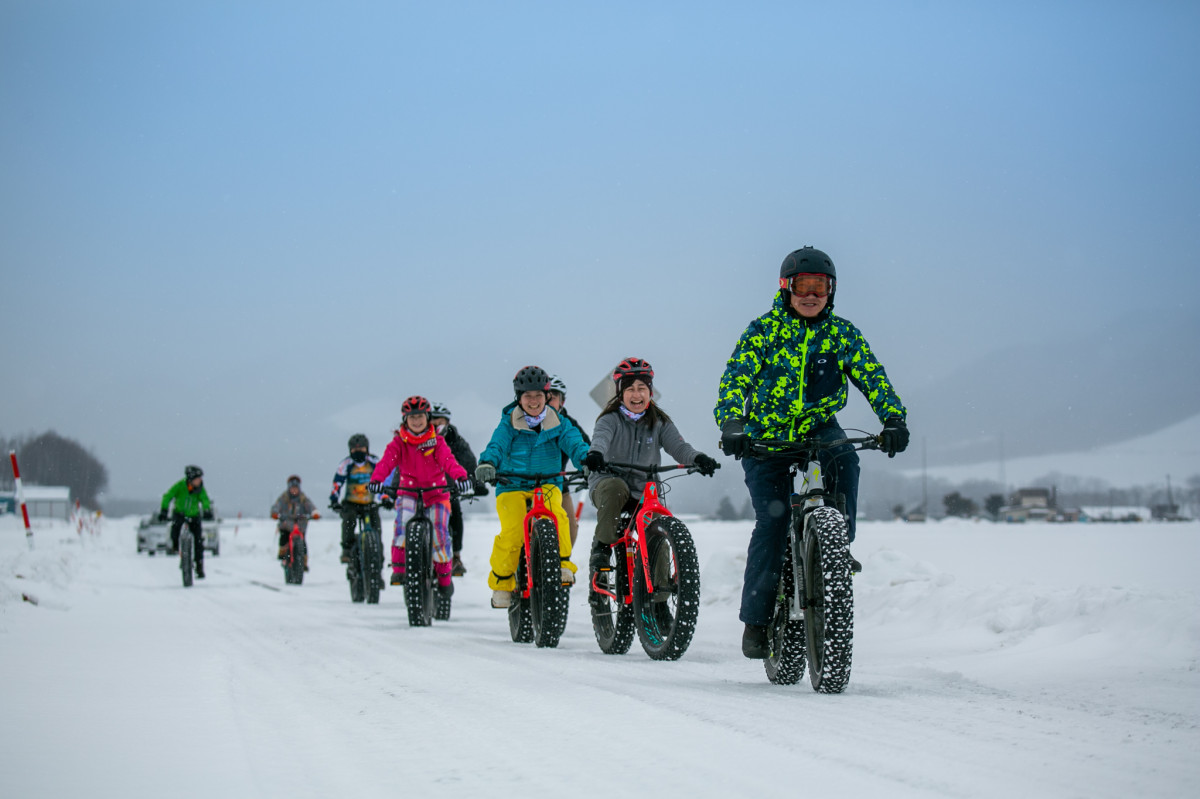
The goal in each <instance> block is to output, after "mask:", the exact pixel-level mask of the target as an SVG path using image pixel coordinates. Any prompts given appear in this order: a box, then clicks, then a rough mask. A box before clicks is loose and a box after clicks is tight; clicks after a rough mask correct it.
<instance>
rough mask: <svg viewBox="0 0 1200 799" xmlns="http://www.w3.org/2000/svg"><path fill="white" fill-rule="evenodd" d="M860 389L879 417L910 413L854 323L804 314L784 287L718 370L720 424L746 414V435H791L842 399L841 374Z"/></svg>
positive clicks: (811, 426) (814, 424) (815, 424)
mask: <svg viewBox="0 0 1200 799" xmlns="http://www.w3.org/2000/svg"><path fill="white" fill-rule="evenodd" d="M847 378H849V380H850V382H852V383H854V385H855V387H857V388H858V390H859V391H861V392H862V393H863V395H864V396H865V397H866V398H867V401H868V402H869V403H870V404H871V408H872V409H873V410H874V411H875V415H876V416H878V417H879V421H880V422H883V421H885V420H886V419H888V417H892V416H898V417H900V418H901V419H904V417H905V416H906V415H907V412H906V411H905V409H904V405H903V404H902V403H901V402H900V397H899V396H897V395H896V391H895V389H893V388H892V384H891V381H889V380H888V376H887V373H886V372H884V370H883V366H882V365H881V364H880V363H879V361H878V360H876V359H875V355H874V353H872V352H871V347H870V345H869V344H867V340H866V339H865V338H863V335H862V333H860V332H859V331H858V328H857V327H855V326H854V325H852V324H850V323H849V322H847V321H846V320H845V319H842V318H841V317H839V316H834V315H833V314H832V313H823V314H821V315H820V316H819V317H817V318H816V319H812V320H805V319H803V318H801V317H799V316H796V315H794V314H791V313H789V312H788V308H787V306H786V305H785V304H784V299H783V295H782V294H776V295H775V302H774V304H773V306H772V308H771V310H770V311H768V312H767V313H765V314H763V315H762V316H760V317H759V318H757V319H755V320H754V321H753V322H751V323H750V325H749V327H747V328H746V331H745V332H744V333H742V337H741V338H740V339H738V343H737V346H736V347H734V350H733V354H732V355H731V356H730V357H729V362H728V363H727V364H726V365H725V374H724V375H722V376H721V385H720V388H719V389H718V397H717V407H716V408H715V409H714V410H713V416H715V417H716V420H717V426H718V427H723V426H724V425H725V423H726V422H728V421H729V420H731V419H741V418H744V419H745V425H746V426H745V431H746V433H747V434H748V435H749V436H750V437H751V438H761V439H773V440H784V441H793V440H795V439H796V438H803V437H804V436H805V435H806V434H807V433H809V432H811V431H812V430H815V429H817V428H820V427H821V426H823V425H824V424H826V423H827V422H830V421H832V420H833V419H834V414H836V413H837V412H838V411H840V410H841V409H842V408H844V407H846V399H847V395H848V392H847V390H846V381H847Z"/></svg>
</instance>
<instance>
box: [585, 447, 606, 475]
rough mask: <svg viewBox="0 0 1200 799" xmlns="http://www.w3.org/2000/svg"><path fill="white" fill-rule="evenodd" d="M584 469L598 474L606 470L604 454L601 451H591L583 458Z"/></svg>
mask: <svg viewBox="0 0 1200 799" xmlns="http://www.w3.org/2000/svg"><path fill="white" fill-rule="evenodd" d="M583 465H584V468H586V469H589V470H591V471H593V472H598V471H600V470H601V469H603V468H604V453H603V452H601V451H600V450H596V449H589V450H588V454H587V455H585V456H583Z"/></svg>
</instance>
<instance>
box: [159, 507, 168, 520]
mask: <svg viewBox="0 0 1200 799" xmlns="http://www.w3.org/2000/svg"><path fill="white" fill-rule="evenodd" d="M158 520H159V521H160V522H165V521H166V520H167V509H166V508H163V509H162V510H160V511H159V512H158Z"/></svg>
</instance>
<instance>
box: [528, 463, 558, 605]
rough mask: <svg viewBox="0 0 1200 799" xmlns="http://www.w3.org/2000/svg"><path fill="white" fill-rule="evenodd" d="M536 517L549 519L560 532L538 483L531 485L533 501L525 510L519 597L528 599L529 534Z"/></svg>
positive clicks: (530, 587) (530, 574)
mask: <svg viewBox="0 0 1200 799" xmlns="http://www.w3.org/2000/svg"><path fill="white" fill-rule="evenodd" d="M537 519H549V520H550V521H551V523H553V525H554V531H555V533H560V534H561V531H560V530H559V529H558V519H557V518H555V516H554V513H553V511H551V510H550V508H548V507H546V498H545V497H544V496H543V494H542V486H541V485H540V484H539V485H536V486H534V487H533V502H532V504H531V505H530V506H529V510H527V511H526V512H525V521H524V525H525V585H524V587H522V589H521V599H528V598H529V595H530V594H531V593H532V592H533V568H532V567H531V564H530V563H529V536H530V534H531V533H532V532H533V523H534V521H536V520H537ZM560 551H561V550H560Z"/></svg>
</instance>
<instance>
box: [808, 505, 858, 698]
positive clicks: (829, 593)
mask: <svg viewBox="0 0 1200 799" xmlns="http://www.w3.org/2000/svg"><path fill="white" fill-rule="evenodd" d="M804 583H805V586H804V587H805V592H806V595H807V601H806V602H805V608H804V631H805V637H806V639H807V642H808V678H809V680H810V681H811V682H812V687H813V690H814V691H819V692H821V693H823V694H840V693H841V692H842V691H844V690H845V689H846V684H847V683H848V682H849V681H850V661H851V658H852V656H853V650H854V591H853V588H852V586H851V581H850V544H849V540H848V533H847V530H846V521H845V519H843V518H842V514H841V513H839V512H838V510H837V509H836V508H830V507H821V508H816V509H815V510H813V512H812V513H810V514H809V515H808V519H807V520H806V521H805V524H804Z"/></svg>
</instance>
